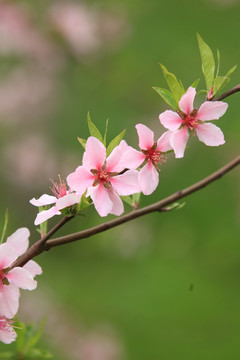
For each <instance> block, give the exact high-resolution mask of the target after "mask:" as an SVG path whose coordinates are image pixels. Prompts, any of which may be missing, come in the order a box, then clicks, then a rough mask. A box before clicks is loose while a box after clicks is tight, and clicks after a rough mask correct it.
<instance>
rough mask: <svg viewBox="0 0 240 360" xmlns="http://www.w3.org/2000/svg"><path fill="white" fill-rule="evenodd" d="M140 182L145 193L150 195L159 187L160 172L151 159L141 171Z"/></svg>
mask: <svg viewBox="0 0 240 360" xmlns="http://www.w3.org/2000/svg"><path fill="white" fill-rule="evenodd" d="M138 179H139V184H140V188H141V191H142V192H143V194H144V195H150V194H152V192H153V191H154V190H155V189H156V188H157V186H158V182H159V176H158V172H157V170H156V169H155V167H154V166H153V165H152V162H151V161H149V162H148V163H147V164H146V165H145V166H144V167H143V168H142V169H141V170H140V172H139V176H138Z"/></svg>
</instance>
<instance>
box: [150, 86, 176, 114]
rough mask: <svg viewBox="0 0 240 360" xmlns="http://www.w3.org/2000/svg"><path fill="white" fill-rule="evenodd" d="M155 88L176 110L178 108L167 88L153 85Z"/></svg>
mask: <svg viewBox="0 0 240 360" xmlns="http://www.w3.org/2000/svg"><path fill="white" fill-rule="evenodd" d="M153 89H154V90H155V91H156V92H157V93H158V94H159V95H160V96H161V97H162V98H163V100H164V101H165V102H166V103H167V104H168V105H170V106H171V107H172V108H174V109H175V110H177V109H178V105H177V102H176V100H175V99H174V97H173V96H172V94H171V93H170V91H169V90H167V89H162V88H159V87H153Z"/></svg>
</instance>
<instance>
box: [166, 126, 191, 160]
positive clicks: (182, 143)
mask: <svg viewBox="0 0 240 360" xmlns="http://www.w3.org/2000/svg"><path fill="white" fill-rule="evenodd" d="M188 138H189V135H188V131H187V128H183V129H181V130H178V131H176V132H174V133H173V134H172V137H171V139H170V144H171V145H172V148H173V150H174V152H175V157H176V158H182V157H183V155H184V151H185V147H186V145H187V141H188Z"/></svg>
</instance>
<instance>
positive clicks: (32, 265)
mask: <svg viewBox="0 0 240 360" xmlns="http://www.w3.org/2000/svg"><path fill="white" fill-rule="evenodd" d="M23 269H25V270H27V271H28V272H29V273H30V274H31V275H32V277H35V276H36V275H41V274H42V268H41V266H40V265H38V264H37V263H36V262H35V261H34V260H29V261H28V262H27V263H26V264H25V265H24V266H23Z"/></svg>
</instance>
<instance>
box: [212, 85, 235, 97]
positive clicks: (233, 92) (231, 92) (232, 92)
mask: <svg viewBox="0 0 240 360" xmlns="http://www.w3.org/2000/svg"><path fill="white" fill-rule="evenodd" d="M238 91H240V84H239V85H237V86H234V87H233V88H232V89H230V90H228V91H226V92H225V93H224V94H222V95H220V96H218V97H217V98H214V97H213V98H212V99H211V100H213V101H220V100H223V99H225V98H226V97H228V96H230V95H233V94H235V93H236V92H238Z"/></svg>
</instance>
